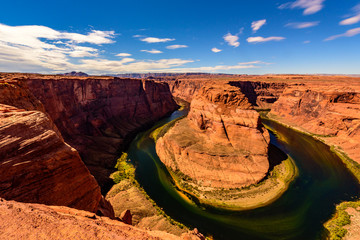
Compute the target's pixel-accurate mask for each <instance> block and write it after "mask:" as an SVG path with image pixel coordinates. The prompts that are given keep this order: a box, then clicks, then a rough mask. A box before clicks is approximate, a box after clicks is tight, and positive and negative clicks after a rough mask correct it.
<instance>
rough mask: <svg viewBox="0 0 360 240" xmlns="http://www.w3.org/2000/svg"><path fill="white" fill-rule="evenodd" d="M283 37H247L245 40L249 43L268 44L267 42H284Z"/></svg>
mask: <svg viewBox="0 0 360 240" xmlns="http://www.w3.org/2000/svg"><path fill="white" fill-rule="evenodd" d="M284 39H285V38H284V37H267V38H264V37H249V38H247V39H246V41H247V42H249V43H261V42H269V41H281V40H284Z"/></svg>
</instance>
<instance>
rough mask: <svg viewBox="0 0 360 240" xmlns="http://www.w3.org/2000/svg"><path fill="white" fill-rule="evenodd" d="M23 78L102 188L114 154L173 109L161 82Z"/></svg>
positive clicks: (105, 187) (109, 182)
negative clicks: (143, 129)
mask: <svg viewBox="0 0 360 240" xmlns="http://www.w3.org/2000/svg"><path fill="white" fill-rule="evenodd" d="M24 81H26V82H27V84H28V85H29V88H30V90H31V91H32V92H33V94H34V95H35V97H36V98H38V99H39V100H40V101H41V102H42V103H43V104H44V106H45V110H46V112H47V113H48V114H49V115H50V117H51V118H52V119H53V121H54V123H55V124H56V126H57V127H58V129H59V130H60V132H61V134H62V136H63V137H64V139H65V141H66V142H67V143H69V144H70V145H71V146H72V147H74V148H75V149H76V150H77V151H78V152H79V153H80V156H81V158H82V160H83V161H84V162H85V164H86V166H87V167H88V169H89V170H90V172H91V173H92V174H93V175H94V176H95V178H96V180H97V181H98V183H99V184H100V186H101V187H102V190H103V192H106V191H107V190H108V189H109V188H110V187H111V185H112V180H111V179H110V178H109V177H108V176H109V175H110V173H111V172H112V171H113V167H114V165H115V163H116V156H117V155H118V153H119V152H121V151H123V150H124V149H125V147H126V144H127V143H128V142H129V141H130V140H131V138H132V137H133V136H134V135H135V134H136V133H137V132H138V131H139V130H140V129H142V128H144V126H147V125H149V124H151V123H153V122H155V121H157V120H158V119H160V118H162V117H164V116H165V115H166V114H169V113H170V112H172V111H174V110H175V109H176V108H177V105H176V103H175V102H174V100H173V99H172V96H171V93H170V91H169V87H168V85H167V84H166V83H157V82H154V81H149V80H144V81H142V80H134V79H119V78H113V77H98V78H96V77H92V78H80V79H79V78H71V77H67V78H65V77H57V78H54V77H46V76H30V77H27V78H26V79H25V80H24Z"/></svg>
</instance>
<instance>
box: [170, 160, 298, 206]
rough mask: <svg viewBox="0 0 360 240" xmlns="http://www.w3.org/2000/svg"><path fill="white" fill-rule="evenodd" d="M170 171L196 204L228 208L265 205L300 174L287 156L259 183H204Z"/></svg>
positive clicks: (181, 189) (282, 191) (174, 179)
mask: <svg viewBox="0 0 360 240" xmlns="http://www.w3.org/2000/svg"><path fill="white" fill-rule="evenodd" d="M168 171H169V173H170V175H171V177H172V179H173V182H174V184H175V186H176V188H177V189H178V190H179V191H181V192H182V193H183V194H185V195H186V196H187V197H188V198H189V199H191V200H192V201H193V202H195V203H196V204H197V205H200V206H203V207H216V208H222V209H228V210H245V209H254V208H257V207H260V206H265V205H267V204H270V203H271V202H273V201H275V200H276V199H278V198H279V197H280V196H281V195H282V194H283V193H284V192H285V191H286V190H287V189H288V187H289V185H290V183H291V182H292V181H293V180H294V179H295V178H296V177H297V176H298V169H297V167H296V165H295V163H294V161H293V160H292V159H291V158H290V157H288V158H287V159H285V160H283V161H282V162H281V163H280V164H278V165H276V166H274V168H273V169H272V170H271V171H270V172H269V174H268V176H267V177H266V178H264V179H263V180H262V181H260V182H259V183H257V184H253V185H251V186H247V187H243V188H233V189H225V188H211V187H205V188H204V187H201V186H199V185H198V184H197V183H196V182H195V181H193V180H192V179H191V178H190V177H189V176H187V175H185V174H183V173H182V172H180V171H172V170H171V169H169V168H168Z"/></svg>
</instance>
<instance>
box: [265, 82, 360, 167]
mask: <svg viewBox="0 0 360 240" xmlns="http://www.w3.org/2000/svg"><path fill="white" fill-rule="evenodd" d="M270 114H271V115H270V116H273V117H276V118H277V119H279V120H281V121H283V122H285V123H287V124H289V125H291V126H294V127H299V128H300V129H302V130H305V131H306V132H309V133H312V134H316V135H318V136H319V137H321V136H324V138H323V139H324V140H325V141H326V142H327V143H328V144H330V145H338V146H340V147H341V148H342V149H343V150H344V151H345V152H346V153H347V154H348V155H349V157H350V158H352V159H353V160H355V161H357V162H358V163H360V152H359V148H360V81H358V82H356V81H354V82H352V83H350V82H349V84H346V83H345V82H337V83H331V82H330V83H326V82H323V83H317V84H314V83H306V84H301V85H293V86H291V87H289V88H287V89H286V90H285V91H284V93H283V94H282V95H281V97H280V98H279V100H278V101H277V102H275V104H274V105H273V107H272V110H271V112H270Z"/></svg>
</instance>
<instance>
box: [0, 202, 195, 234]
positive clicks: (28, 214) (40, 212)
mask: <svg viewBox="0 0 360 240" xmlns="http://www.w3.org/2000/svg"><path fill="white" fill-rule="evenodd" d="M80 236H81V239H89V240H95V239H120V240H125V239H126V240H131V239H133V240H147V239H154V240H155V239H164V240H177V239H180V238H179V237H178V236H175V235H172V234H168V233H165V232H161V231H146V230H141V229H139V228H135V227H133V226H130V225H128V224H125V223H123V222H120V221H116V220H111V219H109V218H107V217H100V216H97V215H95V214H94V213H91V212H86V211H80V210H76V209H73V208H68V207H58V206H45V205H41V204H29V203H19V202H15V201H5V200H3V199H0V239H8V240H17V239H29V240H39V239H44V240H45V239H46V240H48V239H66V240H72V239H79V237H80ZM197 239H200V238H197Z"/></svg>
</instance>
